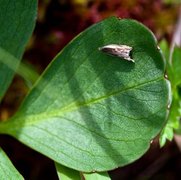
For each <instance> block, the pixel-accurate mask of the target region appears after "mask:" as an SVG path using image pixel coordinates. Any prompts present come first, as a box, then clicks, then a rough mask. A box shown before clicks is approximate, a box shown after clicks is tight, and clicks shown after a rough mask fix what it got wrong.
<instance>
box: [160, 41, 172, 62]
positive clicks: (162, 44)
mask: <svg viewBox="0 0 181 180" xmlns="http://www.w3.org/2000/svg"><path fill="white" fill-rule="evenodd" d="M159 46H160V48H161V50H162V53H163V55H164V57H165V59H166V62H167V63H168V62H169V56H170V49H169V45H168V42H167V41H166V40H165V39H163V40H161V41H160V42H159Z"/></svg>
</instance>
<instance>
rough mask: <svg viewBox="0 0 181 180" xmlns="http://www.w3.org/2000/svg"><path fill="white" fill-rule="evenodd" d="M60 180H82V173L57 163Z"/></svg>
mask: <svg viewBox="0 0 181 180" xmlns="http://www.w3.org/2000/svg"><path fill="white" fill-rule="evenodd" d="M55 165H56V169H57V174H58V178H59V180H81V177H80V173H79V172H78V171H75V170H73V169H70V168H67V167H65V166H62V165H61V164H58V163H55Z"/></svg>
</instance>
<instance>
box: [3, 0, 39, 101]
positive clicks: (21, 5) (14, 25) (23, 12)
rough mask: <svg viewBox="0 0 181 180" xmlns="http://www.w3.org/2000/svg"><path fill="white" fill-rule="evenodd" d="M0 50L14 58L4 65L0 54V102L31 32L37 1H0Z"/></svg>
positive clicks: (4, 62) (4, 60)
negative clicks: (14, 58) (14, 59)
mask: <svg viewBox="0 0 181 180" xmlns="http://www.w3.org/2000/svg"><path fill="white" fill-rule="evenodd" d="M0 12H1V13H0V24H1V28H0V48H1V50H3V51H4V52H5V51H6V52H8V53H10V54H11V55H12V56H15V57H16V61H12V62H11V63H10V66H9V64H7V63H6V61H7V59H4V58H3V56H4V55H2V54H1V52H0V78H1V79H0V101H1V99H2V97H3V96H4V94H5V92H6V90H7V88H8V86H9V85H10V83H11V81H12V78H13V76H14V73H15V71H16V69H17V67H18V64H19V62H20V59H21V57H22V54H23V51H24V49H25V45H26V43H27V41H28V39H29V37H30V35H31V33H32V31H33V28H34V24H35V18H36V13H37V0H26V1H24V0H18V1H6V0H0Z"/></svg>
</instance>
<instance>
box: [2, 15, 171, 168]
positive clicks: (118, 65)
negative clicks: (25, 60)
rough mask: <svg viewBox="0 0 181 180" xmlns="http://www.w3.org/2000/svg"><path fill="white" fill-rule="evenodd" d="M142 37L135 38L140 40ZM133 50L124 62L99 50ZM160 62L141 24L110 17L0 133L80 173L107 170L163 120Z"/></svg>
mask: <svg viewBox="0 0 181 180" xmlns="http://www.w3.org/2000/svg"><path fill="white" fill-rule="evenodd" d="M140 34H141V36H140ZM107 44H125V45H128V46H131V47H133V50H132V52H131V58H133V59H134V60H135V63H132V62H130V61H127V60H124V59H121V58H118V57H113V56H109V55H107V54H105V53H103V52H100V51H99V50H98V48H99V47H102V46H104V45H107ZM164 71H165V68H164V61H163V58H162V55H161V53H160V51H159V50H158V48H157V42H156V40H155V37H154V36H153V34H152V33H151V32H150V31H149V30H148V29H147V28H146V27H144V26H143V25H141V24H140V23H138V22H136V21H133V20H127V19H122V20H121V19H118V18H115V17H112V18H108V19H106V20H104V21H102V22H100V23H98V24H95V25H93V26H92V27H90V28H88V29H87V30H85V31H84V32H82V33H81V34H80V35H78V36H77V37H76V38H75V39H74V40H73V41H72V42H71V43H70V44H69V45H68V46H66V47H65V48H64V50H63V51H62V52H61V53H60V54H58V55H57V56H56V57H55V59H54V61H53V62H52V63H51V64H50V65H49V67H48V69H47V70H46V71H45V73H44V74H43V75H42V77H41V78H40V79H39V81H38V82H37V83H36V85H35V86H34V88H33V89H32V91H31V92H30V94H29V95H28V97H27V98H26V99H25V101H24V103H23V104H22V106H21V108H20V109H19V111H18V112H17V114H16V115H15V116H14V117H13V118H12V119H11V120H10V121H7V122H4V123H1V124H0V132H1V133H6V134H9V135H12V136H14V137H15V138H17V139H18V140H19V141H21V142H23V143H24V144H26V145H28V146H30V147H31V148H33V149H35V150H37V151H39V152H41V153H43V154H44V155H46V156H48V157H50V158H51V159H53V160H55V161H56V162H58V163H60V164H62V165H65V166H67V167H70V168H72V169H76V170H78V171H83V172H92V171H107V170H110V169H114V168H117V167H119V166H124V165H126V164H129V163H131V162H133V161H135V160H136V159H138V158H139V157H140V156H142V155H143V154H144V153H145V152H146V151H147V149H148V148H149V146H150V141H151V140H152V139H153V138H154V137H155V136H156V135H157V134H158V133H159V131H160V130H161V128H162V127H163V125H164V124H165V121H166V116H167V104H168V97H169V88H168V82H167V81H166V80H165V79H164Z"/></svg>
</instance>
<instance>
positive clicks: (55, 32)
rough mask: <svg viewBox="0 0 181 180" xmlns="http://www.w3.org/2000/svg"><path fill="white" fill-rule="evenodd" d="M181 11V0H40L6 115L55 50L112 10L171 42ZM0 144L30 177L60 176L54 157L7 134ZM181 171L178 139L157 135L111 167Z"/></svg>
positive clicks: (129, 175) (122, 172)
mask: <svg viewBox="0 0 181 180" xmlns="http://www.w3.org/2000/svg"><path fill="white" fill-rule="evenodd" d="M179 13H181V0H39V8H38V16H37V24H36V27H35V30H34V33H33V35H32V37H31V39H30V41H29V43H28V46H27V48H26V52H25V54H24V57H23V60H22V65H21V66H20V68H19V70H18V73H17V75H16V76H15V78H14V80H13V82H12V84H11V86H10V88H9V90H8V92H7V93H6V95H5V97H4V99H3V101H2V103H1V104H0V119H1V120H3V121H5V120H6V119H8V118H9V117H10V116H12V115H13V113H14V112H16V110H17V109H18V107H19V105H20V104H21V102H22V100H23V98H24V97H25V96H26V94H27V93H28V91H29V89H30V88H31V87H32V85H33V83H34V82H35V81H36V79H37V78H38V77H39V75H41V73H42V72H43V71H44V70H45V68H46V67H47V65H48V64H49V63H50V62H51V60H52V59H53V58H54V56H55V55H56V54H57V53H58V52H59V51H61V49H62V48H63V47H64V46H65V45H66V44H68V43H69V42H70V41H71V40H72V39H73V38H74V37H75V36H76V35H78V34H79V33H80V32H81V31H83V30H84V29H85V28H87V27H89V26H90V25H92V24H94V23H96V22H99V21H101V20H102V19H104V18H107V17H109V16H117V17H120V18H132V19H136V20H138V21H140V22H142V23H143V24H145V25H146V26H147V27H148V28H150V29H151V30H152V31H153V33H154V34H155V36H156V37H157V39H158V41H161V40H163V39H165V40H166V41H167V42H168V43H169V44H171V42H172V40H173V37H174V35H175V32H176V27H178V22H179V20H180V19H181V17H180V19H179ZM180 34H181V29H180ZM180 41H181V39H180ZM0 146H1V147H2V148H3V149H4V150H5V152H6V153H7V155H8V156H9V157H10V159H11V160H12V162H13V163H14V165H15V166H16V168H17V169H18V170H19V171H20V173H21V174H22V175H23V176H24V177H25V179H31V180H38V179H51V180H54V179H55V180H57V179H58V177H57V175H56V171H55V167H54V163H53V162H52V161H51V160H49V159H48V158H46V157H44V156H43V155H41V154H39V153H37V152H35V151H33V150H31V149H29V148H28V147H26V146H24V145H22V144H21V143H19V142H17V141H16V140H15V139H13V138H12V137H9V136H3V135H1V137H0ZM180 172H181V152H180V150H179V148H178V146H177V143H176V141H172V142H168V143H167V145H166V146H165V147H164V148H162V149H160V148H159V144H158V140H157V139H155V141H154V142H153V143H152V145H151V148H150V150H149V151H148V152H147V153H146V154H145V155H144V156H143V157H142V158H141V159H139V160H137V161H136V162H134V163H132V164H130V165H127V166H125V167H123V168H118V169H116V170H113V171H110V176H111V177H112V179H113V180H119V179H133V178H134V179H164V180H165V179H169V180H172V179H179V177H180V179H181V175H180Z"/></svg>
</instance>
